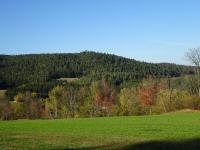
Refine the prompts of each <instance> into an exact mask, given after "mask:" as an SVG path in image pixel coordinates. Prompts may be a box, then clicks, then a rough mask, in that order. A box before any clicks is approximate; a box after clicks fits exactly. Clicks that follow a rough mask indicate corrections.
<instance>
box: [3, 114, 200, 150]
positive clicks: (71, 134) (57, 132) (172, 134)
mask: <svg viewBox="0 0 200 150" xmlns="http://www.w3.org/2000/svg"><path fill="white" fill-rule="evenodd" d="M0 149H1V150H4V149H11V150H13V149H29V150H31V149H41V150H43V149H66V150H68V149H75V150H76V149H77V150H79V149H80V150H83V149H128V150H130V149H133V150H151V149H152V150H153V149H154V150H158V149H159V150H160V149H163V150H166V149H183V150H185V149H191V150H194V149H200V113H199V112H187V113H186V112H179V113H173V114H165V115H154V116H137V117H107V118H82V119H61V120H15V121H0Z"/></svg>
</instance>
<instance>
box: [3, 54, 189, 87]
mask: <svg viewBox="0 0 200 150" xmlns="http://www.w3.org/2000/svg"><path fill="white" fill-rule="evenodd" d="M191 73H193V68H192V67H188V66H182V65H175V64H152V63H145V62H139V61H136V60H133V59H127V58H124V57H120V56H116V55H110V54H104V53H96V52H87V51H85V52H81V53H70V54H30V55H14V56H9V55H1V56H0V87H1V88H8V87H19V86H26V85H27V84H29V85H30V84H32V85H35V84H37V85H40V84H42V85H43V86H44V84H45V86H50V85H51V83H52V81H55V79H57V78H60V77H83V76H84V77H88V78H90V79H91V80H93V79H94V80H95V79H100V78H102V76H108V77H109V78H110V80H112V81H113V83H115V84H121V83H123V82H124V81H128V80H133V79H136V80H138V79H142V78H144V77H146V76H148V75H154V76H156V77H167V76H171V77H177V76H180V75H183V74H191ZM38 87H39V86H38Z"/></svg>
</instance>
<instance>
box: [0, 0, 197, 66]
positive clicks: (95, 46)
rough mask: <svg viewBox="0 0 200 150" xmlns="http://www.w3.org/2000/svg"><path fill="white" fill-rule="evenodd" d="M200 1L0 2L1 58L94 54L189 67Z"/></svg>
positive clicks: (30, 0)
mask: <svg viewBox="0 0 200 150" xmlns="http://www.w3.org/2000/svg"><path fill="white" fill-rule="evenodd" d="M199 7H200V1H199V0H0V54H25V53H54V52H65V53H68V52H80V51H83V50H92V51H98V52H107V53H112V54H117V55H121V56H125V57H129V58H134V59H137V60H142V61H148V62H173V63H178V64H187V61H186V60H185V59H184V54H185V52H186V51H188V48H193V47H198V46H200V19H199V18H200V9H199Z"/></svg>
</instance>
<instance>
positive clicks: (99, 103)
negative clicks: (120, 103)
mask: <svg viewBox="0 0 200 150" xmlns="http://www.w3.org/2000/svg"><path fill="white" fill-rule="evenodd" d="M115 104H116V91H115V90H114V89H112V88H111V87H110V85H109V84H108V82H107V81H106V80H105V79H102V80H101V81H100V83H99V85H98V88H97V91H96V95H95V105H96V108H97V109H98V111H100V112H101V113H102V114H101V115H108V116H110V115H112V113H113V112H114V111H115V108H114V107H115Z"/></svg>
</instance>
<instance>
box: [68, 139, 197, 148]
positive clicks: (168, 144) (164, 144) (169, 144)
mask: <svg viewBox="0 0 200 150" xmlns="http://www.w3.org/2000/svg"><path fill="white" fill-rule="evenodd" d="M113 146H114V145H113ZM106 149H109V150H200V139H193V140H187V141H181V142H173V141H150V142H143V143H136V144H132V145H126V146H124V147H120V148H112V146H109V145H108V146H100V147H86V148H78V149H66V150H106Z"/></svg>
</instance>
